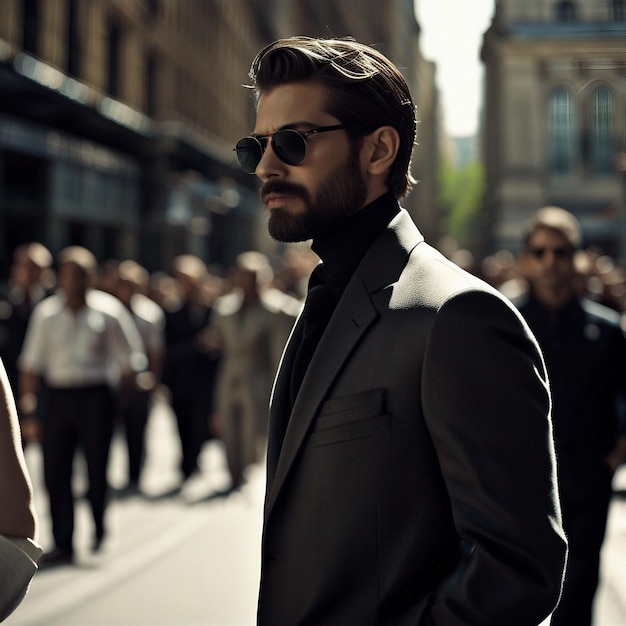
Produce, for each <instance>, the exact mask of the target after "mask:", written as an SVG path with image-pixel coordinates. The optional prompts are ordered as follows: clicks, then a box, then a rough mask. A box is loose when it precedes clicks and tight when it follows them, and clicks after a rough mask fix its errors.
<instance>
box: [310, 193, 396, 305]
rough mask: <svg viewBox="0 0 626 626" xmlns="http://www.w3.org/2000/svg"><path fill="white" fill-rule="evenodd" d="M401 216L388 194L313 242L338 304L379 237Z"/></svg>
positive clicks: (390, 194)
mask: <svg viewBox="0 0 626 626" xmlns="http://www.w3.org/2000/svg"><path fill="white" fill-rule="evenodd" d="M399 212H400V206H399V204H398V202H397V200H396V199H395V198H394V196H393V194H392V193H391V192H387V193H385V194H383V195H382V196H380V197H379V198H377V199H376V200H374V201H373V202H370V203H369V204H367V205H366V206H364V207H363V208H362V209H360V210H359V211H357V212H356V213H353V214H352V215H350V216H349V217H348V218H347V219H346V220H345V221H344V222H342V223H341V224H340V225H339V226H338V227H337V228H336V229H335V230H333V231H332V232H331V233H328V234H326V235H324V236H322V237H317V238H316V239H314V240H313V244H312V246H311V247H312V249H313V251H314V252H315V253H316V254H317V255H318V256H319V257H320V258H321V259H322V261H323V262H324V275H325V277H326V282H327V284H328V286H329V287H330V289H331V291H332V292H333V295H334V296H335V298H336V299H337V300H339V298H340V297H341V294H342V293H343V292H344V290H345V288H346V285H347V284H348V281H349V280H350V277H351V276H352V274H354V270H355V269H356V268H357V266H358V264H359V262H360V261H361V259H362V258H363V256H364V255H365V252H366V251H367V249H368V248H369V247H370V246H371V244H372V243H373V241H374V240H375V239H376V237H377V236H378V235H379V234H380V233H381V232H382V231H383V230H384V229H385V228H386V227H387V226H388V224H389V222H391V220H392V219H393V218H394V217H395V216H396V215H397V214H398V213H399Z"/></svg>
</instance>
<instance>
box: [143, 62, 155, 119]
mask: <svg viewBox="0 0 626 626" xmlns="http://www.w3.org/2000/svg"><path fill="white" fill-rule="evenodd" d="M145 78H146V113H147V114H148V115H149V116H150V117H155V115H156V109H157V106H156V103H157V60H156V57H155V56H154V55H153V54H151V55H150V56H149V57H148V59H147V61H146V77H145Z"/></svg>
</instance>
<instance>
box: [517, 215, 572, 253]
mask: <svg viewBox="0 0 626 626" xmlns="http://www.w3.org/2000/svg"><path fill="white" fill-rule="evenodd" d="M542 229H548V230H554V231H557V232H558V233H560V234H561V235H563V237H565V239H566V240H567V242H568V243H569V245H570V246H571V247H572V250H578V249H579V248H580V246H581V244H582V229H581V226H580V222H579V221H578V219H577V218H576V217H575V216H574V215H573V214H572V213H570V212H569V211H566V210H565V209H563V208H561V207H558V206H544V207H542V208H541V209H539V210H538V211H537V212H536V213H535V215H534V216H533V217H532V218H531V219H530V221H529V222H528V224H527V225H526V229H525V231H524V235H523V238H522V243H523V245H524V248H528V244H529V243H530V240H531V239H532V237H533V235H534V234H535V233H536V232H537V231H538V230H542Z"/></svg>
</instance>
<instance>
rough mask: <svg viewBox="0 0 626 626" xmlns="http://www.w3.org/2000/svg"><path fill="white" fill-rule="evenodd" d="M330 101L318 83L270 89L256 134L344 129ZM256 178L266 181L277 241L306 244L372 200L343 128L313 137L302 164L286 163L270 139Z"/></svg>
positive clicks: (263, 195)
mask: <svg viewBox="0 0 626 626" xmlns="http://www.w3.org/2000/svg"><path fill="white" fill-rule="evenodd" d="M325 96H326V87H324V86H323V85H320V84H317V83H292V84H288V85H281V86H278V87H275V88H273V89H271V90H269V91H268V92H266V93H264V94H263V95H262V96H261V99H260V101H259V106H258V109H257V119H256V125H255V129H254V134H256V135H269V136H271V135H273V134H274V133H275V132H276V131H278V130H280V129H282V128H293V129H296V130H299V131H301V132H306V131H308V130H311V129H313V128H318V127H323V126H332V125H335V124H339V123H340V122H339V120H338V119H337V118H335V117H333V116H332V115H330V114H329V113H327V112H325V110H324V104H325ZM255 173H256V175H257V176H258V177H259V178H260V179H261V180H262V181H263V186H262V187H261V198H262V200H263V203H264V204H265V206H266V207H267V208H268V210H269V213H270V216H269V221H268V229H269V232H270V235H271V236H272V237H273V238H274V239H276V240H278V241H285V242H293V241H305V240H307V239H312V238H315V237H317V236H319V235H322V234H324V233H327V232H329V231H332V229H333V228H335V227H336V225H337V224H339V223H340V222H342V221H343V220H344V219H345V218H346V217H347V216H348V215H350V214H351V213H354V212H355V211H357V210H358V209H360V208H361V207H362V206H363V205H364V204H365V200H366V197H367V189H366V185H365V182H364V180H365V179H364V170H363V169H362V167H361V164H360V162H359V151H358V150H356V149H355V148H353V147H352V145H351V144H350V141H349V140H348V135H347V134H346V131H345V130H342V129H340V130H333V131H330V132H324V133H319V134H314V135H311V136H310V137H308V138H307V139H306V155H305V158H304V160H303V162H302V163H301V164H300V165H287V164H286V163H284V162H283V161H282V160H281V159H279V158H278V157H277V156H276V154H275V153H274V151H273V149H272V146H271V141H269V140H268V141H267V146H266V148H265V152H264V153H263V157H262V158H261V161H260V162H259V164H258V166H257V168H256V172H255Z"/></svg>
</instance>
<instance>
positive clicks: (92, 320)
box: [18, 290, 146, 388]
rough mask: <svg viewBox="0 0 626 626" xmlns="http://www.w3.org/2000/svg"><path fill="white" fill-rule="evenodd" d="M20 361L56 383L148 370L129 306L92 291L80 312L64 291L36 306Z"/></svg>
mask: <svg viewBox="0 0 626 626" xmlns="http://www.w3.org/2000/svg"><path fill="white" fill-rule="evenodd" d="M18 365H19V367H20V369H22V370H26V371H31V372H34V373H36V374H38V375H39V376H41V377H42V378H44V379H45V380H46V382H47V384H48V385H50V386H51V387H53V388H61V387H84V386H89V385H98V384H107V383H110V382H111V378H112V374H111V373H112V371H115V372H116V373H117V375H118V376H119V375H123V374H127V373H130V372H131V371H136V372H137V371H142V370H143V369H145V367H146V357H145V353H144V350H143V347H142V342H141V337H140V336H139V333H138V331H137V327H136V326H135V323H134V321H133V319H132V317H131V315H130V313H129V312H128V311H127V310H126V308H125V307H124V305H123V304H122V303H121V302H120V301H119V300H118V299H117V298H115V297H114V296H111V295H110V294H107V293H105V292H103V291H98V290H90V291H89V292H88V293H87V302H86V306H85V307H83V308H82V309H81V310H80V311H78V312H76V313H75V312H73V311H71V310H70V309H69V308H68V307H67V306H65V297H64V295H63V293H62V292H58V293H57V294H55V295H53V296H50V297H49V298H46V299H45V300H43V301H42V302H40V303H39V304H38V305H37V306H36V307H35V309H34V310H33V313H32V316H31V320H30V322H29V326H28V331H27V333H26V338H25V341H24V346H23V348H22V352H21V354H20V357H19V361H18Z"/></svg>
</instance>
